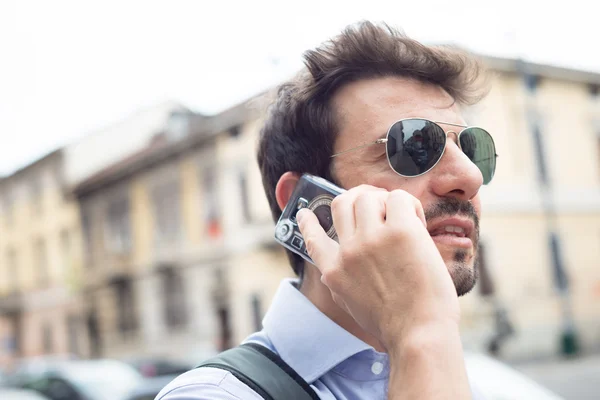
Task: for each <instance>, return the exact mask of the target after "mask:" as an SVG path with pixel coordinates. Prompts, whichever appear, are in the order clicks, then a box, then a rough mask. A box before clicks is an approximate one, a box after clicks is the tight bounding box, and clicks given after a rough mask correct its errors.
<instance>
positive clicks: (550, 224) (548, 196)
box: [517, 59, 579, 355]
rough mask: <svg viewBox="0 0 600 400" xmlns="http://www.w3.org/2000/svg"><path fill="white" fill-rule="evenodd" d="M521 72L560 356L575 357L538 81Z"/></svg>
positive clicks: (576, 345)
mask: <svg viewBox="0 0 600 400" xmlns="http://www.w3.org/2000/svg"><path fill="white" fill-rule="evenodd" d="M517 72H518V74H519V75H520V76H521V78H522V79H523V82H524V84H525V87H526V89H527V101H526V117H527V123H528V126H529V130H530V132H531V134H532V139H533V147H534V152H535V159H536V161H537V163H536V164H537V172H538V187H539V191H540V196H541V199H542V209H543V213H544V220H545V223H546V233H547V236H548V244H549V249H550V256H551V261H552V277H553V282H554V286H555V288H556V290H557V292H558V293H559V296H560V303H561V318H562V321H561V334H560V341H559V342H560V344H559V345H560V353H561V354H563V355H574V354H577V353H578V351H579V341H578V338H577V332H576V329H575V323H574V319H573V311H572V307H571V301H570V300H571V297H570V291H569V279H568V275H567V271H566V268H565V265H564V262H563V256H562V253H561V248H560V239H559V235H558V228H557V225H558V224H557V216H556V207H555V204H554V196H553V191H552V182H551V180H550V178H549V176H548V168H547V164H546V157H545V154H546V153H545V151H544V141H543V140H542V133H541V126H540V123H539V117H538V113H537V108H536V106H535V103H536V98H535V91H536V89H537V84H538V77H537V76H536V75H535V74H532V73H531V72H530V71H529V69H528V68H527V64H526V63H525V62H524V61H523V60H522V59H518V60H517Z"/></svg>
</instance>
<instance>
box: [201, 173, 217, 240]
mask: <svg viewBox="0 0 600 400" xmlns="http://www.w3.org/2000/svg"><path fill="white" fill-rule="evenodd" d="M202 194H203V196H202V198H203V202H202V205H203V209H202V219H203V220H204V221H205V223H206V227H207V228H206V229H207V234H208V236H210V237H211V238H217V237H219V236H221V224H220V215H219V193H218V188H217V169H216V167H215V166H214V165H207V166H206V167H205V168H204V169H203V170H202Z"/></svg>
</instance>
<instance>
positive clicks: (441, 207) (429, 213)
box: [425, 198, 479, 296]
mask: <svg viewBox="0 0 600 400" xmlns="http://www.w3.org/2000/svg"><path fill="white" fill-rule="evenodd" d="M456 215H460V216H463V217H467V218H469V219H471V220H472V221H473V225H474V229H473V232H472V233H471V240H472V241H473V248H474V252H475V254H474V255H473V256H472V257H469V254H468V253H467V251H465V250H462V249H456V250H455V251H454V254H452V258H451V260H445V261H446V267H447V268H448V272H449V273H450V277H451V278H452V282H454V287H455V288H456V294H457V295H458V296H463V295H465V294H467V293H469V292H470V291H471V290H472V289H473V287H474V286H475V284H476V283H477V278H478V275H479V273H478V270H479V267H478V258H479V257H478V253H479V251H478V250H477V249H478V247H479V217H478V216H477V212H476V211H475V207H473V204H472V203H471V202H470V201H464V200H459V199H456V198H442V199H440V201H439V202H437V203H436V204H434V205H432V206H430V207H428V208H427V209H426V210H425V219H426V220H427V222H428V223H429V221H430V220H432V219H434V218H440V217H452V216H456Z"/></svg>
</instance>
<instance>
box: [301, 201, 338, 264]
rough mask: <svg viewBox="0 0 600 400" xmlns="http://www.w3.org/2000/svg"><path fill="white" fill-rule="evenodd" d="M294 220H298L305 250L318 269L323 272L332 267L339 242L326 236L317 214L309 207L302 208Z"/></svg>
mask: <svg viewBox="0 0 600 400" xmlns="http://www.w3.org/2000/svg"><path fill="white" fill-rule="evenodd" d="M296 220H297V221H298V227H299V228H300V233H302V237H304V244H305V245H306V251H307V252H308V255H309V256H310V258H312V260H313V261H314V263H315V265H316V267H317V268H318V269H319V271H321V273H323V272H324V271H325V270H327V269H329V268H331V267H333V266H334V265H335V261H336V258H337V253H338V249H339V244H338V243H337V242H336V241H335V240H333V239H331V238H330V237H329V236H327V234H326V233H325V231H324V230H323V227H322V226H321V224H320V223H319V220H318V219H317V216H316V215H315V214H314V213H313V212H312V211H310V210H309V209H306V208H303V209H301V210H300V211H298V213H297V214H296Z"/></svg>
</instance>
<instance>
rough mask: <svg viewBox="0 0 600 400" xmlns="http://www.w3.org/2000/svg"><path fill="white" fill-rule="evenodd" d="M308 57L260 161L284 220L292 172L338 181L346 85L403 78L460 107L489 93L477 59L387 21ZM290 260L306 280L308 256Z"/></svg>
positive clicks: (281, 94)
mask: <svg viewBox="0 0 600 400" xmlns="http://www.w3.org/2000/svg"><path fill="white" fill-rule="evenodd" d="M304 59H305V66H306V68H305V69H304V70H303V71H301V72H300V73H299V74H298V76H297V77H296V78H295V79H293V80H291V81H289V82H286V83H284V84H282V85H281V86H280V87H279V88H278V90H277V93H276V98H275V100H274V102H273V103H272V104H271V106H270V107H269V111H268V114H267V118H266V121H265V124H264V126H263V128H262V130H261V134H260V141H259V148H258V164H259V166H260V170H261V174H262V180H263V186H264V189H265V192H266V195H267V198H268V200H269V204H270V207H271V212H272V214H273V218H274V219H275V221H277V220H278V219H279V217H280V215H281V210H280V209H279V206H278V205H277V200H276V199H275V187H276V186H277V182H278V180H279V178H280V177H281V176H282V175H283V174H284V173H285V172H287V171H294V172H297V173H300V174H301V173H310V174H314V175H318V176H322V177H324V178H326V179H328V180H330V181H333V182H335V179H334V177H333V176H332V175H331V173H330V163H331V161H330V156H331V154H332V151H333V145H334V140H335V137H336V134H337V127H336V121H335V118H334V117H335V114H334V111H333V110H332V107H331V106H330V100H331V98H332V97H333V95H334V94H335V93H336V91H337V90H338V89H339V88H340V87H342V86H343V85H346V84H348V83H350V82H353V81H356V80H359V79H368V78H376V77H384V76H400V77H406V78H411V79H415V80H418V81H422V82H426V83H431V84H434V85H437V86H439V87H441V88H443V89H444V90H445V91H446V92H447V93H448V94H449V95H450V96H452V98H453V99H454V101H455V102H458V103H459V104H465V105H467V104H474V103H476V102H477V101H479V100H480V99H481V98H482V97H483V96H484V95H485V94H486V90H485V88H486V87H487V85H486V84H485V82H483V81H482V80H481V79H480V78H482V77H485V76H484V74H482V73H481V72H482V70H483V68H482V65H481V64H480V62H479V61H477V60H476V59H475V58H473V57H472V56H470V55H468V54H466V53H464V52H462V51H460V50H458V49H455V48H451V47H448V46H425V45H423V44H421V43H419V42H417V41H416V40H414V39H411V38H409V37H407V36H406V35H405V34H404V33H402V32H401V31H399V30H396V29H393V28H391V27H389V26H388V25H385V24H381V25H378V24H374V23H372V22H360V23H357V24H354V25H350V26H348V27H347V28H346V29H344V31H343V32H342V33H341V34H340V35H339V36H337V37H335V38H333V39H331V40H329V41H327V42H325V43H323V44H322V45H321V46H320V47H318V48H316V49H314V50H309V51H307V52H306V53H305V54H304ZM288 257H289V258H290V262H291V264H292V268H293V269H294V272H295V273H296V274H297V275H298V276H300V277H302V274H303V265H304V262H303V259H302V258H301V257H299V256H297V255H295V254H293V253H291V252H288Z"/></svg>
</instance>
